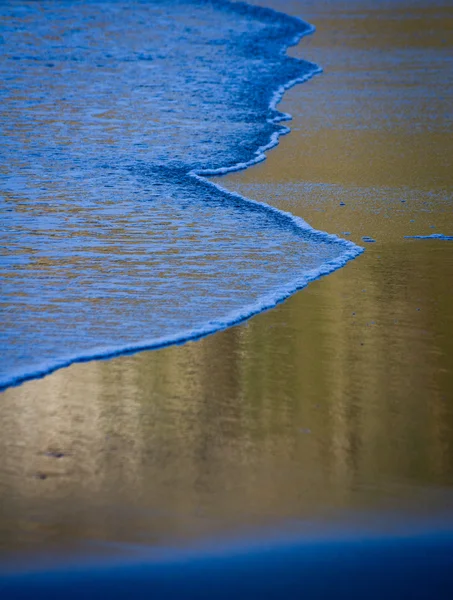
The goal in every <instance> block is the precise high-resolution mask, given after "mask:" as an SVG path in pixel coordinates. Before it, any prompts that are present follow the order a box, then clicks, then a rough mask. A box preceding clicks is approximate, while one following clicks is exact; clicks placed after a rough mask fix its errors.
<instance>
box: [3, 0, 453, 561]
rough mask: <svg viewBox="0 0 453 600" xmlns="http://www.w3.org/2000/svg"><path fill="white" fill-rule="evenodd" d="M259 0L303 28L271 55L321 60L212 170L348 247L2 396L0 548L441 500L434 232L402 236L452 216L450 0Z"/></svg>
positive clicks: (443, 320)
mask: <svg viewBox="0 0 453 600" xmlns="http://www.w3.org/2000/svg"><path fill="white" fill-rule="evenodd" d="M261 3H262V4H264V2H261ZM267 4H268V5H272V6H275V7H278V8H280V9H281V10H284V11H286V12H289V13H291V14H300V16H302V17H303V18H305V19H307V20H308V21H310V22H312V23H314V24H315V25H316V26H317V28H318V31H317V33H316V34H315V36H313V37H311V38H309V39H304V40H303V41H302V43H301V44H300V45H299V47H297V48H294V49H292V50H291V53H292V54H293V55H296V56H300V57H302V58H305V59H308V60H312V61H314V62H316V63H318V64H320V65H321V66H322V67H323V68H324V69H325V73H324V74H323V75H321V76H319V77H317V78H316V79H314V80H313V81H311V82H308V83H306V84H304V85H302V86H297V87H296V88H293V89H292V90H290V91H289V92H288V93H287V95H286V96H285V98H284V100H283V102H282V103H281V105H280V108H281V109H282V110H284V111H288V112H290V113H291V114H293V116H294V119H293V121H292V122H291V124H290V126H291V129H292V132H291V134H290V135H289V136H287V137H285V138H282V139H281V143H280V146H279V147H278V148H277V149H275V150H273V151H272V152H270V153H269V155H268V160H267V161H266V162H265V163H262V164H261V165H258V166H256V167H254V168H252V169H249V170H247V171H244V172H242V173H238V174H235V175H230V176H228V177H225V178H222V179H221V180H219V181H221V183H222V185H224V186H226V187H228V189H232V190H237V191H240V192H241V193H243V194H245V195H246V196H249V197H251V198H255V199H257V200H263V201H265V202H267V203H270V204H273V205H275V206H277V207H279V208H283V209H284V210H289V211H291V212H293V213H294V214H297V215H300V216H302V217H303V218H304V219H305V220H307V221H308V222H309V223H310V224H311V225H313V226H314V227H316V228H318V229H322V230H325V231H328V232H330V233H336V234H338V235H345V234H344V232H349V235H347V236H346V235H345V237H347V238H348V239H352V240H353V241H354V242H356V243H358V244H361V245H362V244H363V245H364V246H365V247H366V252H365V253H364V254H363V255H362V256H360V257H359V258H357V259H356V260H354V261H353V262H351V263H349V264H348V265H347V266H346V267H345V268H343V269H341V270H339V271H337V272H336V273H334V274H332V275H330V276H328V277H326V278H324V279H322V280H319V281H317V282H315V283H313V284H311V285H310V286H309V287H308V288H306V289H305V290H302V291H301V292H300V293H298V294H296V295H295V296H293V297H292V298H290V299H289V300H288V301H286V302H285V303H283V304H281V305H279V306H278V307H276V308H275V309H274V310H271V311H269V312H266V313H263V314H261V315H258V316H257V317H254V318H253V319H251V320H250V321H248V322H247V323H245V324H243V325H241V326H238V327H235V328H232V329H229V330H227V331H223V332H220V333H218V334H215V335H213V336H210V337H208V338H205V339H203V340H201V341H198V342H193V343H188V344H186V345H184V346H175V347H171V348H167V349H164V350H161V351H157V352H144V353H141V354H138V355H135V356H130V357H122V358H118V359H115V360H112V361H100V362H91V363H87V364H84V365H73V366H72V367H70V368H68V369H62V370H60V371H58V372H56V373H54V374H52V375H51V376H48V377H46V378H44V379H42V380H39V381H32V382H28V383H26V384H24V385H22V386H20V387H18V388H13V389H10V390H7V391H6V392H5V393H3V394H2V395H1V403H0V426H1V431H2V433H1V435H0V498H1V513H0V549H1V551H2V553H11V552H13V551H18V552H24V551H33V550H38V549H39V550H42V549H46V550H51V549H52V548H56V547H58V548H63V547H65V548H68V549H70V550H74V549H75V548H76V547H77V545H79V544H82V546H84V547H85V544H86V543H87V542H91V543H93V542H96V543H97V542H101V543H103V542H105V541H127V542H138V543H147V544H148V543H150V544H161V543H168V542H169V541H175V540H181V539H187V538H189V539H193V538H194V537H195V538H199V537H204V536H211V535H213V534H216V533H219V532H221V533H227V532H228V533H230V532H233V533H234V532H237V531H240V532H243V531H244V529H245V528H246V527H248V528H254V527H255V526H262V525H272V526H282V527H287V526H288V523H289V524H291V523H294V522H297V521H300V520H309V521H313V520H316V519H318V520H319V519H321V520H325V519H336V518H341V517H342V516H344V515H345V514H348V515H350V514H351V512H352V513H353V514H355V515H357V514H360V515H362V517H361V518H365V520H366V519H368V518H369V517H368V515H374V516H375V515H379V514H394V513H395V511H396V513H399V512H401V513H404V514H407V513H408V512H412V513H414V514H416V515H418V518H420V516H421V515H424V516H426V517H427V518H429V517H430V515H431V514H432V513H433V512H437V511H439V510H446V511H447V512H448V511H449V510H450V508H451V507H452V506H453V504H452V502H453V494H452V491H453V487H452V486H453V405H452V402H453V285H452V281H453V242H448V241H440V240H411V239H405V236H410V235H431V234H432V233H443V234H445V235H453V209H452V206H453V165H452V157H453V136H452V133H453V131H452V129H453V117H452V113H451V98H452V92H453V74H452V73H453V69H452V66H453V65H452V58H451V56H452V53H451V47H452V45H453V9H452V8H451V7H450V8H448V7H445V6H446V4H445V3H444V7H443V8H442V3H440V2H439V3H438V5H436V2H428V1H427V0H426V1H425V2H417V3H416V5H415V7H414V6H411V4H410V3H409V2H406V3H404V2H396V3H395V2H391V3H390V2H389V3H387V4H382V5H380V7H379V9H377V8H374V6H375V5H374V3H372V2H371V0H369V1H368V2H367V1H365V0H362V1H359V0H357V1H354V2H341V1H333V0H332V1H330V2H329V1H328V0H322V1H318V2H307V3H302V2H285V1H281V2H276V1H274V2H267ZM412 4H413V3H412ZM386 6H387V8H386ZM364 236H367V237H368V238H372V239H373V240H375V242H364V241H363V239H362V238H363V237H364ZM370 518H371V517H370ZM95 547H99V546H98V545H96V546H95ZM91 548H93V546H91Z"/></svg>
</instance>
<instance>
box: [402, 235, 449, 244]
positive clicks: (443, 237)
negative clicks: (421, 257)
mask: <svg viewBox="0 0 453 600" xmlns="http://www.w3.org/2000/svg"><path fill="white" fill-rule="evenodd" d="M404 239H406V240H446V241H449V242H451V241H453V235H444V234H443V233H432V234H431V235H405V236H404Z"/></svg>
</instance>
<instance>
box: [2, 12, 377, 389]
mask: <svg viewBox="0 0 453 600" xmlns="http://www.w3.org/2000/svg"><path fill="white" fill-rule="evenodd" d="M227 4H230V5H231V6H232V7H233V8H234V3H231V2H227ZM241 4H242V5H243V6H244V5H245V4H246V3H241ZM248 6H250V8H251V9H254V10H260V7H255V6H251V5H248ZM264 10H266V12H267V13H269V12H272V13H275V15H279V16H281V17H285V18H289V19H294V20H296V21H298V22H300V23H301V24H302V25H303V26H304V30H303V31H301V32H299V33H297V34H296V35H295V36H294V37H293V38H291V39H290V40H289V41H288V43H287V44H286V46H285V47H284V48H282V49H281V53H282V54H284V53H286V51H287V49H288V48H289V47H290V46H294V45H295V44H297V43H298V42H299V41H300V40H301V39H302V37H304V36H305V35H309V34H312V33H313V32H314V31H315V27H314V26H313V25H310V24H309V23H306V22H305V21H303V20H302V19H299V18H298V17H290V16H288V15H286V14H285V13H281V12H278V11H275V10H273V9H264ZM321 72H322V69H321V68H320V67H318V66H317V65H313V69H312V71H310V72H308V73H306V74H304V75H303V76H301V77H297V78H295V79H292V80H290V81H288V82H287V83H285V84H283V85H281V86H279V87H278V89H277V90H276V91H275V92H274V94H273V95H272V98H271V101H270V103H269V109H270V110H271V111H275V110H276V106H277V104H278V103H279V102H280V100H281V99H282V97H283V95H284V93H285V91H286V90H288V89H290V88H291V87H293V86H295V85H296V84H298V83H303V82H305V81H307V80H308V79H311V78H312V77H313V76H314V75H316V74H318V73H321ZM289 119H291V115H289V114H287V113H279V114H278V115H276V116H275V117H273V118H269V119H267V122H268V123H269V124H275V123H278V122H280V121H282V120H289ZM289 131H290V129H288V128H287V127H282V129H281V130H279V131H275V132H274V133H273V134H272V135H271V137H270V140H269V142H268V143H267V144H265V145H263V146H260V147H259V148H258V149H257V150H256V151H255V156H254V158H252V159H251V160H249V161H247V162H242V163H237V164H236V165H233V166H230V167H219V168H218V169H204V170H198V171H196V170H193V171H190V172H189V173H188V176H189V177H192V178H195V179H197V180H198V181H202V182H203V183H204V184H208V185H210V186H212V187H214V188H216V189H217V190H220V191H222V193H223V194H225V195H226V196H230V197H231V198H234V199H235V200H237V199H239V200H241V201H242V202H243V203H245V204H249V205H252V206H254V207H255V208H256V207H259V208H260V209H261V210H263V211H265V212H267V213H271V214H272V215H274V216H277V217H278V219H284V220H285V221H287V222H288V223H290V224H291V225H292V226H296V228H297V229H299V230H301V231H303V232H305V233H307V232H308V233H310V235H312V236H315V237H317V238H319V240H320V241H324V242H333V241H334V242H335V243H337V244H341V245H343V246H344V247H345V252H344V254H343V255H342V256H341V257H339V258H336V259H333V260H330V261H328V262H326V263H324V264H323V265H322V266H321V267H319V268H317V269H312V270H311V271H308V272H307V273H305V274H304V275H302V276H300V277H298V278H296V279H293V280H292V281H290V282H289V283H287V284H286V285H285V286H282V287H280V288H279V289H278V290H275V291H273V292H270V293H269V294H266V295H265V296H262V297H261V298H259V299H258V300H257V301H255V302H254V303H252V304H248V305H245V306H244V307H243V308H241V309H239V310H236V311H232V312H230V313H228V314H227V315H225V316H224V317H223V318H221V319H219V320H211V321H208V322H207V323H205V325H203V326H201V327H198V328H196V329H191V330H183V331H181V332H179V333H178V334H175V335H172V336H164V337H161V338H154V339H153V338H151V339H149V340H144V341H142V342H139V343H136V344H125V345H123V346H115V347H113V346H112V347H111V346H100V347H98V348H93V350H91V351H89V352H87V353H86V354H78V355H74V356H67V357H64V358H60V359H56V360H55V361H54V362H53V363H46V364H43V365H42V366H38V367H35V368H34V369H33V370H32V371H19V372H16V373H12V374H11V375H10V376H9V377H7V378H4V379H0V391H3V390H5V389H6V388H8V387H14V386H17V385H20V384H21V383H24V382H25V381H29V380H31V379H39V378H42V377H45V376H46V375H50V373H53V372H55V371H57V370H59V369H62V368H64V367H69V366H70V365H72V364H74V363H83V362H89V361H91V360H106V359H110V358H114V357H118V356H122V355H127V354H135V353H137V352H141V351H144V350H156V349H158V348H165V347H167V346H171V345H179V344H184V343H186V342H188V341H195V340H198V339H200V338H202V337H205V336H207V335H210V334H212V333H216V332H217V331H222V330H224V329H227V328H228V327H232V326H233V325H238V324H239V323H242V322H243V321H246V320H248V319H249V318H250V317H252V316H254V315H257V314H258V313H261V312H263V311H265V310H269V309H270V308H274V307H275V306H276V305H277V304H279V303H281V302H283V301H284V300H286V299H287V298H288V297H289V296H291V295H293V294H294V293H295V292H297V291H298V290H301V289H302V288H304V287H306V286H307V285H308V284H309V283H310V282H312V281H315V280H316V279H319V278H321V277H323V276H325V275H328V274H329V273H332V272H333V271H336V270H337V269H340V268H341V267H343V266H344V265H345V264H346V263H347V262H349V261H350V260H352V259H353V258H356V257H357V256H358V255H359V254H361V253H362V252H364V250H365V249H364V248H362V247H360V246H357V245H356V244H354V243H353V242H350V241H349V240H345V239H343V238H340V237H338V236H336V235H333V234H330V233H327V232H324V231H319V230H317V229H314V228H313V227H311V226H310V225H309V224H308V223H306V222H305V221H304V220H303V219H301V218H300V217H297V216H295V215H293V214H291V213H289V212H285V211H282V210H280V209H278V208H275V207H274V206H271V205H269V204H265V203H264V202H258V201H256V200H251V199H249V198H245V197H244V196H242V195H241V194H237V193H235V192H230V191H229V190H227V189H225V188H222V187H221V186H220V185H218V184H217V183H214V182H213V181H209V180H207V179H206V177H208V176H214V175H225V174H226V173H231V172H233V171H240V170H243V169H246V168H248V167H250V166H252V165H255V164H257V163H259V162H262V161H263V160H265V158H266V155H265V152H266V151H267V150H270V149H271V148H274V147H275V146H277V145H278V143H279V138H280V136H281V135H285V134H287V133H289Z"/></svg>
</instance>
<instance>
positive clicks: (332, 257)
mask: <svg viewBox="0 0 453 600" xmlns="http://www.w3.org/2000/svg"><path fill="white" fill-rule="evenodd" d="M0 22H1V24H2V25H1V38H0V44H1V58H0V77H1V80H2V82H3V85H2V88H1V90H0V126H1V130H2V131H1V133H2V144H1V148H0V155H1V159H0V165H1V167H0V189H1V200H0V209H1V213H2V220H1V240H0V252H1V255H0V256H1V260H0V273H1V297H0V307H1V321H2V327H1V332H0V342H1V348H2V356H1V362H0V388H5V387H7V386H9V385H13V384H17V383H20V382H21V381H24V380H26V379H28V378H32V377H37V376H42V375H44V374H46V373H49V372H51V371H52V370H55V369H56V368H59V367H62V366H65V365H68V364H70V363H71V362H74V361H80V360H89V359H91V358H101V357H108V356H113V355H115V354H117V353H120V352H124V351H136V350H139V349H143V348H153V347H159V346H162V345H165V344H168V343H174V342H182V341H185V340H187V339H191V338H195V337H198V336H201V335H205V334H207V333H210V332H213V331H216V330H218V329H221V328H223V327H226V326H228V325H231V324H233V323H236V322H239V321H241V320H243V319H245V318H248V317H250V316H251V315H252V314H255V313H257V312H259V311H261V310H264V309H266V308H269V307H271V306H273V305H275V303H277V302H279V301H281V300H283V299H284V298H286V297H287V296H288V295H289V294H291V293H293V292H294V291H295V290H296V289H299V288H301V287H303V286H304V285H306V284H307V283H308V282H310V281H312V280H313V279H315V278H317V277H319V276H321V275H323V274H327V273H329V272H331V271H332V270H334V269H336V268H338V267H340V266H342V265H344V264H345V262H347V261H348V260H349V259H351V258H353V257H354V256H356V255H357V254H358V253H360V251H361V249H360V248H358V247H357V246H355V245H354V244H352V243H350V242H347V241H345V240H340V239H339V238H336V237H333V236H329V235H328V234H325V233H321V232H317V231H314V230H313V229H311V228H310V227H309V226H308V225H306V224H305V223H304V222H303V221H301V220H300V219H297V218H295V217H292V216H291V215H289V214H286V213H282V212H280V211H278V210H276V209H273V208H271V207H268V206H266V205H263V204H259V203H254V202H252V201H248V200H246V199H245V198H242V197H240V196H237V195H233V194H230V193H228V192H226V191H225V190H222V189H220V188H219V187H218V186H216V185H214V184H212V183H209V181H208V180H206V179H205V178H202V177H200V175H203V174H205V175H206V174H213V173H222V172H227V171H228V170H233V169H237V168H245V167H246V166H249V165H250V164H253V163H254V162H257V161H259V160H262V159H263V158H264V155H263V151H264V150H265V149H267V148H270V147H271V146H272V145H275V143H276V142H277V138H278V136H279V135H280V134H282V133H286V132H287V129H285V127H284V126H283V125H281V124H280V121H282V120H284V119H286V118H288V116H287V115H283V114H281V113H279V112H278V111H277V110H276V108H275V104H276V103H277V102H278V100H279V98H280V97H281V95H282V94H283V92H284V89H286V88H287V87H289V86H291V85H293V84H294V83H296V82H298V81H304V80H306V79H308V78H310V77H311V76H312V75H313V74H315V73H316V72H318V70H319V69H318V68H317V67H316V65H313V64H311V63H308V62H304V61H300V60H296V59H293V58H290V57H288V56H287V55H286V53H285V51H286V48H287V47H288V45H290V44H294V43H296V42H297V40H298V39H300V37H301V36H303V35H304V34H306V33H309V32H310V31H311V27H310V26H309V25H307V24H306V23H304V22H302V21H300V20H298V19H295V18H291V17H288V16H285V15H282V14H279V13H276V12H273V11H270V10H267V9H260V8H256V7H251V6H248V5H244V4H234V5H233V4H230V3H228V2H226V1H225V2H223V1H219V2H207V1H206V2H204V1H196V0H193V1H188V0H182V1H178V0H174V1H171V0H151V1H148V2H137V3H131V2H124V1H115V0H109V1H104V2H100V1H94V0H93V1H84V2H68V1H62V2H50V1H49V2H45V1H44V2H39V3H37V2H31V1H30V2H20V3H19V2H6V3H5V2H3V3H2V4H1V5H0Z"/></svg>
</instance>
